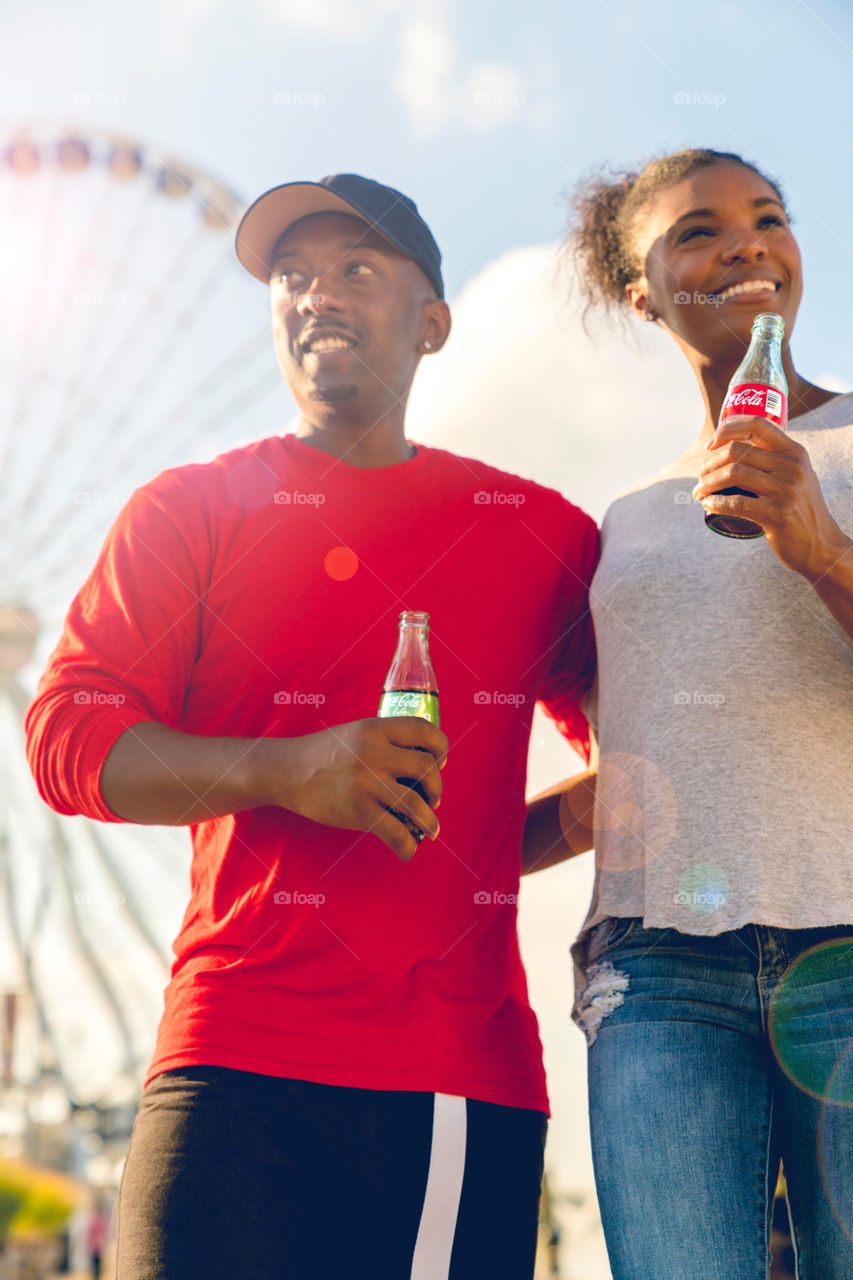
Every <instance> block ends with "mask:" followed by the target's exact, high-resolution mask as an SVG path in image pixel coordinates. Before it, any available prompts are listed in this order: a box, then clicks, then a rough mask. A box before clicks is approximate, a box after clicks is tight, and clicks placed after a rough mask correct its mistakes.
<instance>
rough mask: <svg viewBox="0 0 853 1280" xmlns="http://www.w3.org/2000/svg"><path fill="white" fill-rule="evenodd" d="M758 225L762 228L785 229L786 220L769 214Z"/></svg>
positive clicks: (759, 220) (760, 219)
mask: <svg viewBox="0 0 853 1280" xmlns="http://www.w3.org/2000/svg"><path fill="white" fill-rule="evenodd" d="M758 225H759V226H760V227H784V226H785V219H784V218H780V217H777V215H776V214H774V213H768V214H765V216H764V217H763V218H759V219H758Z"/></svg>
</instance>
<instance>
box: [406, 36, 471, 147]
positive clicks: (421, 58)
mask: <svg viewBox="0 0 853 1280" xmlns="http://www.w3.org/2000/svg"><path fill="white" fill-rule="evenodd" d="M454 56H455V53H454V48H453V42H452V40H451V39H450V35H449V33H448V31H447V29H446V27H445V25H444V23H443V22H442V21H441V19H440V18H439V17H438V16H435V15H434V16H432V17H427V16H426V15H423V14H420V15H417V16H413V17H411V18H409V20H408V22H406V23H405V25H404V26H403V27H402V28H401V30H400V33H399V57H398V59H397V62H396V64H395V66H394V69H393V71H392V74H391V85H392V88H393V89H394V91H395V92H396V93H397V95H398V96H399V98H400V100H401V102H402V103H403V105H404V107H405V108H406V112H407V114H408V117H409V123H410V125H411V127H412V131H413V132H414V133H415V135H416V136H418V137H429V136H430V135H431V134H433V133H437V132H438V131H439V130H440V129H442V128H443V127H444V126H445V125H446V124H447V123H448V122H449V121H450V120H451V119H452V118H453V116H454V115H455V114H456V112H457V110H458V100H459V93H458V90H456V89H455V88H454V87H453V86H452V85H451V83H450V76H451V72H452V70H453V62H454Z"/></svg>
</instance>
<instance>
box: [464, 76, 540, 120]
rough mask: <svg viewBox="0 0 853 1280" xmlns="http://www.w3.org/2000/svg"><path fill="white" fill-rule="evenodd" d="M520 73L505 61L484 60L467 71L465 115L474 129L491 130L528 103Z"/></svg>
mask: <svg viewBox="0 0 853 1280" xmlns="http://www.w3.org/2000/svg"><path fill="white" fill-rule="evenodd" d="M523 90H524V86H523V83H522V79H521V76H520V75H519V73H518V72H517V71H516V70H515V68H514V67H511V66H508V65H507V64H506V63H482V64H480V65H479V66H476V67H474V68H473V69H472V70H471V71H470V72H469V74H468V79H467V83H466V92H465V106H466V117H467V120H468V123H469V124H470V125H471V127H472V128H474V129H491V128H492V127H493V126H494V125H497V124H503V123H504V121H505V120H509V119H510V118H511V117H512V116H514V115H516V113H517V112H518V111H520V110H521V109H522V108H523V107H524V104H525V101H526V95H525V93H524V91H523Z"/></svg>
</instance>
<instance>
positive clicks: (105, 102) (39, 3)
mask: <svg viewBox="0 0 853 1280" xmlns="http://www.w3.org/2000/svg"><path fill="white" fill-rule="evenodd" d="M852 100H853V9H851V8H850V7H849V6H848V5H846V4H843V3H833V2H829V0H814V2H813V3H809V4H807V3H803V2H802V0H791V2H790V3H785V0H782V3H778V2H774V3H769V2H766V0H755V2H754V3H749V4H746V3H735V2H732V0H723V2H719V3H714V2H713V0H711V2H709V3H706V4H704V5H702V6H693V5H688V4H685V3H680V2H678V0H646V2H645V3H644V4H643V5H637V4H635V3H632V4H629V3H618V2H617V0H609V2H607V3H604V2H602V0H590V2H589V3H571V2H569V3H567V2H566V0H532V2H530V3H527V4H525V5H510V4H507V3H501V2H500V0H498V2H497V3H496V2H494V0H490V2H487V0H457V3H455V4H454V5H452V6H451V5H450V4H449V3H445V2H444V0H414V2H411V0H409V2H407V3H403V0H364V3H360V4H353V3H346V0H239V3H237V2H234V0H148V2H147V3H146V4H144V5H133V6H131V5H128V4H122V5H115V4H111V3H107V0H61V2H60V0H56V2H55V3H51V2H49V0H2V3H0V130H3V131H7V132H8V131H9V130H12V129H14V128H15V127H17V126H20V125H22V124H27V123H39V122H40V123H41V124H42V125H44V124H45V122H54V123H56V124H57V125H59V126H63V125H69V126H76V127H77V128H79V129H80V130H81V131H83V132H85V131H87V130H91V131H94V132H98V133H100V134H103V133H109V134H115V135H121V136H126V137H130V138H134V139H139V140H142V141H143V142H144V143H145V144H146V145H148V146H150V147H151V148H153V149H155V150H158V151H160V152H161V153H162V154H163V155H164V156H168V157H177V158H179V159H180V160H182V161H183V162H186V163H189V164H192V165H194V166H197V167H198V168H199V169H200V170H202V171H203V172H204V173H206V174H210V175H213V176H215V177H216V178H217V179H218V180H220V181H221V182H223V183H224V184H225V185H226V186H228V187H229V188H230V189H232V190H233V191H234V192H235V193H237V194H238V196H239V197H240V199H241V201H245V202H248V201H249V200H250V199H252V198H254V197H255V196H256V195H258V194H259V193H260V192H261V191H263V190H265V189H266V188H268V187H270V186H273V185H276V184H277V183H280V182H285V181H292V180H298V179H317V178H320V177H321V176H323V175H325V174H328V173H334V172H343V171H354V172H360V173H363V174H366V175H368V176H371V177H376V178H379V179H380V180H382V181H384V182H387V183H390V184H391V185H394V186H396V187H398V188H400V189H401V190H403V191H404V192H406V193H407V194H409V195H410V196H412V197H413V198H414V199H415V200H416V201H417V203H418V205H419V208H420V209H421V212H422V213H423V214H424V216H425V217H426V219H427V220H428V222H429V223H430V226H431V227H432V229H433V231H434V233H435V235H436V237H437V239H438V241H439V244H440V246H441V248H442V251H443V254H444V271H445V280H446V284H447V294H448V297H449V300H450V302H451V306H452V309H453V312H454V332H453V334H452V336H451V340H450V342H449V343H448V346H447V348H446V350H445V351H444V352H442V353H441V355H440V356H438V357H436V358H435V359H433V360H428V361H425V362H424V365H423V367H422V369H421V371H420V372H419V374H418V378H417V380H416V385H415V389H414V392H413V395H412V400H411V406H410V415H409V434H410V435H411V436H412V437H413V438H415V439H422V440H424V441H426V442H428V443H434V444H440V445H442V446H445V447H449V448H452V449H455V450H457V451H458V452H462V453H469V454H476V455H478V456H481V457H483V458H485V459H486V460H487V461H489V462H492V463H495V464H496V465H499V466H502V467H505V468H506V469H508V470H511V471H516V472H519V473H522V474H524V475H528V476H531V477H532V478H534V479H539V480H541V481H543V482H545V483H548V484H553V485H555V486H556V487H558V488H560V489H561V490H562V491H563V492H565V493H566V494H567V495H568V496H569V497H570V498H571V499H572V500H573V501H575V502H577V503H579V504H580V505H581V506H584V507H585V508H586V509H587V510H589V511H590V513H591V514H592V515H594V516H595V517H596V518H600V517H601V516H602V515H603V513H604V510H605V509H606V506H607V504H608V502H609V501H610V500H611V499H612V498H613V497H614V496H615V495H616V494H617V493H618V492H619V491H620V490H621V489H623V488H625V487H626V486H628V485H629V484H631V483H632V482H633V481H635V480H637V479H639V478H641V477H642V476H643V475H646V474H649V473H651V472H653V471H655V470H657V469H658V468H659V467H660V466H662V465H664V464H665V463H666V462H668V461H670V460H671V459H672V458H674V457H675V456H676V455H677V454H678V453H680V452H681V451H682V450H683V449H684V447H685V446H686V445H687V444H688V443H689V441H690V440H692V438H693V436H694V435H695V433H696V431H697V430H698V427H699V425H700V419H701V413H700V406H699V399H698V396H697V393H696V391H695V388H694V386H693V384H692V381H691V377H690V375H689V372H688V370H687V368H686V365H684V364H683V362H682V360H681V357H680V356H679V355H678V353H677V352H676V350H675V348H674V347H673V346H672V344H670V343H669V342H668V340H667V339H666V338H665V337H664V336H663V335H661V334H658V333H657V332H652V331H651V330H652V326H639V325H635V326H633V329H632V326H631V325H629V326H628V332H627V334H624V333H623V332H622V331H621V330H620V328H619V326H618V325H616V326H608V325H607V324H605V323H598V322H596V323H595V324H594V325H593V330H592V338H589V337H587V336H586V335H585V333H584V332H583V330H582V328H581V325H580V321H579V313H578V303H577V298H576V296H574V295H573V294H572V293H571V291H570V290H569V288H568V281H567V280H566V279H565V278H564V277H560V276H558V275H557V273H556V257H555V249H556V245H557V243H558V242H559V240H560V238H561V236H562V234H563V230H564V223H565V203H564V198H565V195H566V193H567V192H569V191H570V190H571V189H572V187H573V185H574V184H575V183H576V182H577V181H578V180H579V179H580V178H581V177H582V176H583V175H585V174H587V173H589V172H590V171H592V170H594V169H599V168H601V167H602V166H609V167H611V168H620V167H624V166H629V167H635V166H637V165H639V164H641V163H642V162H643V161H644V160H645V159H646V158H648V157H649V156H650V155H652V154H654V153H657V152H661V151H664V150H666V151H669V150H674V149H678V148H681V147H684V146H698V145H702V146H712V147H715V148H717V149H720V150H727V151H728V150H731V151H735V152H738V153H740V154H743V155H744V156H745V157H747V158H749V159H752V160H755V161H757V162H758V163H759V165H760V166H762V167H763V168H764V169H765V170H766V171H767V172H769V173H770V174H771V175H773V176H774V177H776V178H778V179H779V180H780V181H781V183H782V186H783V188H784V190H785V192H786V195H787V198H788V202H789V204H790V207H791V210H792V213H793V217H794V229H795V232H796V234H797V236H798V239H799V241H800V246H801V249H802V252H803V257H804V264H805V272H804V273H805V297H804V302H803V305H802V308H801V311H800V316H799V319H798V323H797V332H796V336H795V340H794V343H793V351H794V356H795V360H796V363H797V367H798V368H799V369H800V370H801V372H802V373H804V374H805V375H806V376H807V377H810V378H813V379H817V380H820V379H821V378H825V379H827V380H829V381H830V382H831V383H832V385H834V386H837V387H838V388H842V387H849V386H853V333H851V325H850V322H849V307H848V297H847V294H846V293H845V291H844V287H842V286H845V287H846V285H845V282H846V280H848V279H849V278H850V274H851V266H853V230H851V226H850V220H849V214H848V211H849V209H850V208H851V207H853V166H851V163H850V154H851V151H853V141H851V139H850V138H849V137H848V134H849V129H848V127H847V126H848V123H849V120H850V118H851V106H853V101H852ZM0 265H2V264H0ZM229 269H230V268H229ZM233 277H234V283H233V284H232V286H231V289H232V292H231V293H229V294H228V295H227V298H228V305H227V306H225V305H224V303H223V304H218V303H217V302H215V301H211V305H210V317H209V318H210V320H211V323H212V324H214V325H215V328H216V330H217V332H218V334H219V335H220V336H221V337H223V339H224V340H225V341H226V342H227V344H228V345H229V346H230V348H231V349H234V350H236V349H237V348H238V347H239V346H240V343H241V342H242V341H243V340H244V339H245V337H246V336H247V335H248V334H250V333H251V332H254V331H256V330H258V329H260V330H261V332H262V331H263V326H264V325H265V324H266V323H268V312H267V306H268V304H267V299H266V295H265V291H264V289H263V288H262V287H261V286H260V285H255V284H254V282H252V281H249V280H248V279H246V280H243V279H242V278H240V277H239V272H237V270H236V268H234V269H233ZM632 334H633V336H631V335H632ZM259 359H260V360H262V361H264V360H266V361H267V363H268V366H269V369H270V371H274V363H273V359H272V351H271V345H270V348H269V351H268V353H267V352H266V348H265V347H264V346H263V343H262V345H261V349H260V354H259ZM185 373H186V376H189V371H185ZM292 418H293V409H292V404H291V403H290V401H289V397H288V395H287V392H286V389H285V388H284V387H283V386H281V387H280V388H275V387H274V388H273V391H272V393H271V395H270V396H269V398H267V399H266V400H265V401H264V403H263V405H262V406H261V408H260V410H259V411H258V412H256V413H254V414H253V415H252V416H251V417H250V418H249V417H241V416H240V415H239V414H237V413H235V415H234V418H233V420H230V421H227V422H225V423H220V424H218V426H217V428H216V431H215V432H210V433H208V434H202V436H201V437H200V439H199V440H198V441H196V445H195V448H196V452H197V453H198V454H199V455H200V456H203V455H205V453H206V455H207V456H209V455H210V453H211V452H213V451H215V449H214V446H216V448H225V447H228V446H229V445H230V444H236V443H240V442H242V441H243V440H245V439H249V438H253V437H254V436H257V435H258V434H260V433H262V432H264V433H266V432H270V431H280V430H284V429H287V426H288V424H289V423H291V422H292ZM147 462H148V460H147V459H146V457H145V456H142V457H140V459H139V462H138V468H137V470H136V471H134V472H133V474H132V477H131V472H130V470H128V471H127V475H126V477H125V479H126V480H127V481H128V483H129V482H130V480H129V478H132V482H133V483H138V482H139V481H140V480H142V479H144V478H146V472H145V467H146V465H147ZM120 488H121V486H120V485H119V486H117V492H116V504H115V505H116V506H117V505H118V503H119V502H120V501H121V500H122V494H121V492H118V489H120ZM103 506H104V511H103V513H102V514H103V517H104V519H105V520H106V519H107V518H108V517H111V515H112V514H114V511H113V510H112V509H110V504H108V503H104V504H103ZM71 591H72V583H71V580H70V579H69V582H68V598H69V599H70V595H71ZM534 738H535V741H534V751H533V755H532V759H531V790H534V791H535V790H536V789H538V788H539V787H542V786H545V785H547V784H548V783H550V782H551V781H553V780H555V779H556V778H558V777H560V776H563V775H564V774H566V773H568V772H571V771H572V770H573V769H574V768H575V767H576V764H577V761H576V760H574V759H573V758H572V757H571V754H570V753H569V752H568V749H567V748H565V747H563V745H562V744H560V743H559V742H557V741H555V739H554V736H553V734H552V731H551V730H550V728H546V727H545V726H543V725H540V724H538V723H537V728H536V732H535V734H534ZM590 886H591V867H590V860H589V858H588V857H587V858H585V859H579V860H577V862H576V863H574V864H567V865H566V866H564V867H562V868H560V869H558V870H555V871H552V872H548V873H546V874H544V875H542V876H539V877H533V878H532V879H531V880H530V881H529V882H528V884H527V885H526V887H525V890H524V898H523V905H522V938H523V946H524V951H525V956H526V958H527V961H528V964H529V967H530V979H531V991H532V995H533V999H534V1003H535V1004H536V1006H537V1009H538V1010H539V1013H540V1018H541V1022H542V1028H543V1038H544V1040H545V1050H546V1060H547V1064H548V1069H549V1079H550V1083H551V1088H552V1092H553V1095H554V1111H555V1116H554V1121H553V1124H552V1133H551V1155H550V1158H551V1160H552V1166H553V1168H554V1170H555V1177H556V1178H557V1181H558V1182H559V1184H560V1186H561V1187H562V1189H563V1190H567V1191H571V1190H572V1189H573V1188H574V1189H577V1188H578V1187H580V1188H588V1187H589V1186H590V1179H591V1174H590V1164H589V1154H588V1144H587V1139H586V1134H585V1117H584V1112H583V1070H584V1067H583V1040H582V1037H581V1036H580V1034H579V1032H577V1030H576V1029H575V1028H574V1027H572V1026H571V1024H570V1023H569V1021H568V1017H567V1010H568V1007H569V1004H570V975H569V965H568V957H567V947H568V944H569V942H570V941H571V939H572V937H573V936H574V933H575V932H576V930H577V928H578V926H579V924H580V922H581V920H582V918H583V914H584V911H585V907H586V902H587V900H588V897H589V891H590ZM590 1267H592V1264H590ZM586 1274H588V1276H589V1277H592V1275H593V1271H592V1269H590V1270H589V1271H588V1272H587V1273H586Z"/></svg>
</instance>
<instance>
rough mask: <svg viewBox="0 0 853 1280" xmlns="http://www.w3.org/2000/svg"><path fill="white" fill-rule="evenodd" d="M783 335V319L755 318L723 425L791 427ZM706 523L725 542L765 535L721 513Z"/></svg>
mask: <svg viewBox="0 0 853 1280" xmlns="http://www.w3.org/2000/svg"><path fill="white" fill-rule="evenodd" d="M784 334H785V321H784V320H783V319H782V317H781V316H777V315H773V314H772V313H769V312H768V313H764V314H762V315H760V316H756V317H755V319H754V320H753V322H752V337H751V339H750V343H749V350H748V351H747V353H746V355H745V356H744V358H743V360H742V361H741V362H740V364H739V365H738V367H737V369H736V371H735V374H734V377H733V378H732V380H731V382H730V383H729V389H728V391H727V392H726V398H725V400H724V401H723V407H722V409H721V410H720V425H722V424H723V423H724V422H725V421H726V420H727V419H729V418H743V417H750V418H766V419H767V420H768V422H772V423H774V424H775V425H776V426H777V427H781V428H782V430H783V431H784V430H785V428H786V426H787V424H788V382H787V379H786V378H785V371H784V369H783V368H782V338H783V336H784ZM716 492H717V493H742V494H745V495H746V496H747V497H749V498H754V497H755V494H754V493H752V492H751V491H750V490H749V489H739V488H738V487H737V486H736V485H734V486H732V487H730V488H728V489H717V490H716ZM705 523H706V525H707V526H708V528H709V529H713V530H714V533H721V534H723V535H724V537H726V538H760V537H762V535H763V533H764V530H763V529H762V528H761V526H760V525H758V524H756V523H755V521H754V520H747V519H745V518H744V517H743V516H732V515H725V514H724V513H722V512H720V511H712V512H710V513H708V514H707V515H706V516H705Z"/></svg>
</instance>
